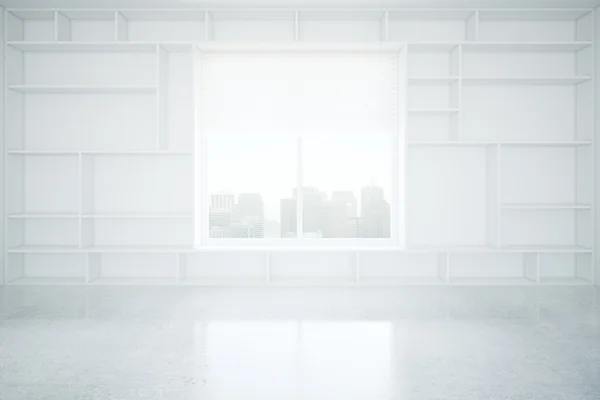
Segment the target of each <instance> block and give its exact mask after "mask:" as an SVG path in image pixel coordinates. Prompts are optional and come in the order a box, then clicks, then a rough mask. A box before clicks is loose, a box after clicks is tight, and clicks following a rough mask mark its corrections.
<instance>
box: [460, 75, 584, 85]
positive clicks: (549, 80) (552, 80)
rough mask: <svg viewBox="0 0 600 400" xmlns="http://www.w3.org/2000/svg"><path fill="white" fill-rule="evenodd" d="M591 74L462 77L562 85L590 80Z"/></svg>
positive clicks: (477, 80)
mask: <svg viewBox="0 0 600 400" xmlns="http://www.w3.org/2000/svg"><path fill="white" fill-rule="evenodd" d="M591 79H592V77H591V76H572V77H479V78H475V77H463V78H462V81H463V82H464V83H465V84H486V83H487V84H515V85H516V84H531V85H533V84H535V85H562V84H565V85H566V84H578V83H583V82H586V81H589V80H591Z"/></svg>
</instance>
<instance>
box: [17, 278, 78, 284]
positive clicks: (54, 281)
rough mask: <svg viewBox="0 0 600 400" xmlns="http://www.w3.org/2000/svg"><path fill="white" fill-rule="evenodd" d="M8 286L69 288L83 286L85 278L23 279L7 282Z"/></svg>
mask: <svg viewBox="0 0 600 400" xmlns="http://www.w3.org/2000/svg"><path fill="white" fill-rule="evenodd" d="M7 283H8V284H9V285H15V286H45V285H49V286H61V285H65V286H70V285H84V284H85V278H83V277H73V278H56V277H35V278H33V277H25V278H20V279H17V280H14V281H10V282H7Z"/></svg>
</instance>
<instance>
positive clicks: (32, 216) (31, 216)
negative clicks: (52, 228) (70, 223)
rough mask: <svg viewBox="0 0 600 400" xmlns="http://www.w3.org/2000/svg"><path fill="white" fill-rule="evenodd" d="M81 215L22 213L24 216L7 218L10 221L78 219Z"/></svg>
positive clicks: (8, 216)
mask: <svg viewBox="0 0 600 400" xmlns="http://www.w3.org/2000/svg"><path fill="white" fill-rule="evenodd" d="M78 216H79V214H77V213H62V214H61V213H56V214H52V213H40V214H31V213H22V214H8V215H7V216H6V218H8V219H75V218H78Z"/></svg>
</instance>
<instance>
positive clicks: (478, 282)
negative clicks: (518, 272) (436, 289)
mask: <svg viewBox="0 0 600 400" xmlns="http://www.w3.org/2000/svg"><path fill="white" fill-rule="evenodd" d="M450 284H451V285H458V286H461V285H464V286H471V285H473V286H531V285H535V284H536V282H534V281H532V280H530V279H527V278H524V277H523V278H518V277H515V278H451V280H450Z"/></svg>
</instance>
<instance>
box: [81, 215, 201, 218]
mask: <svg viewBox="0 0 600 400" xmlns="http://www.w3.org/2000/svg"><path fill="white" fill-rule="evenodd" d="M81 217H82V218H83V219H191V218H193V215H192V214H83V215H82V216H81Z"/></svg>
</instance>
